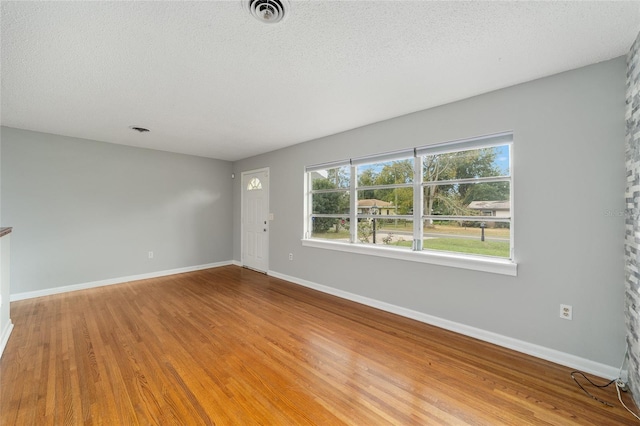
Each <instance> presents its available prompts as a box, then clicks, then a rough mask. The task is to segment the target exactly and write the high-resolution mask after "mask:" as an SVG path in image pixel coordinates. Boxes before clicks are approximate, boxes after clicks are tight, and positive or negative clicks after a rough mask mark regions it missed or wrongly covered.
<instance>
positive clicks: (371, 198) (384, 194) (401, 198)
mask: <svg viewBox="0 0 640 426" xmlns="http://www.w3.org/2000/svg"><path fill="white" fill-rule="evenodd" d="M412 213H413V187H406V188H389V189H365V190H362V191H358V214H377V215H380V216H395V215H410V214H412Z"/></svg>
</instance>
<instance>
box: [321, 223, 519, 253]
mask: <svg viewBox="0 0 640 426" xmlns="http://www.w3.org/2000/svg"><path fill="white" fill-rule="evenodd" d="M443 228H445V229H446V231H451V230H452V229H451V228H453V230H456V229H457V230H463V229H464V228H456V227H445V226H438V227H437V228H436V229H438V230H440V231H441V232H443V231H445V229H443ZM469 229H470V230H472V231H474V232H477V231H479V230H478V229H473V228H469ZM492 231H499V233H500V234H502V235H501V236H508V235H509V234H508V232H509V230H508V229H493V230H492ZM426 232H430V233H431V232H432V231H431V230H429V231H426ZM447 233H450V234H454V233H455V232H447ZM457 234H458V235H460V234H463V232H459V233H457ZM487 234H489V233H488V232H487ZM505 234H506V235H505ZM487 236H489V235H487ZM494 236H495V234H494ZM313 237H314V238H322V239H327V240H346V241H348V240H349V232H348V231H345V230H340V232H333V231H330V232H325V233H314V234H313ZM443 237H444V235H443ZM378 243H380V241H379V242H378ZM391 245H394V246H398V247H411V245H412V241H411V240H406V241H396V242H394V243H392V244H391ZM423 246H424V248H425V249H427V250H441V251H450V252H454V253H469V254H479V255H484V256H497V257H504V258H509V242H508V241H480V239H479V238H478V239H473V240H471V239H464V238H427V239H425V240H424V241H423Z"/></svg>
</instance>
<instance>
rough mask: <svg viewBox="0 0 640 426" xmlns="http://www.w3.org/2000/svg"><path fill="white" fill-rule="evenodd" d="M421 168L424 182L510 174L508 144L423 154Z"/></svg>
mask: <svg viewBox="0 0 640 426" xmlns="http://www.w3.org/2000/svg"><path fill="white" fill-rule="evenodd" d="M422 170H423V179H424V181H425V182H432V181H442V180H455V179H471V178H481V177H495V176H510V172H511V171H510V166H509V145H503V146H498V147H493V148H482V149H473V150H469V151H459V152H450V153H446V154H436V155H425V156H424V157H423V162H422Z"/></svg>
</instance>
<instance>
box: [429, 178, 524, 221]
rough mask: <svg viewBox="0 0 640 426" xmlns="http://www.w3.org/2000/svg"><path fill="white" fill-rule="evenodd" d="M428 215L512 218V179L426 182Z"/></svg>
mask: <svg viewBox="0 0 640 426" xmlns="http://www.w3.org/2000/svg"><path fill="white" fill-rule="evenodd" d="M423 191H424V214H425V215H449V216H496V217H510V216H511V203H510V201H509V200H510V184H509V182H489V183H465V184H452V185H425V187H424V189H423Z"/></svg>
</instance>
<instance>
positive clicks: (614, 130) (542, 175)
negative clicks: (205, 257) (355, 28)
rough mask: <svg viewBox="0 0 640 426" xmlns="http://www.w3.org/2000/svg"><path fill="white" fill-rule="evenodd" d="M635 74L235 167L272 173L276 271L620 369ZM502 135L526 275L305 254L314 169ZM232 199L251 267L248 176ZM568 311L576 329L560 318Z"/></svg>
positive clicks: (585, 76) (602, 74) (613, 73)
mask: <svg viewBox="0 0 640 426" xmlns="http://www.w3.org/2000/svg"><path fill="white" fill-rule="evenodd" d="M625 69H626V65H625V59H624V58H617V59H614V60H611V61H607V62H603V63H600V64H596V65H592V66H588V67H585V68H582V69H578V70H575V71H570V72H566V73H562V74H558V75H555V76H551V77H548V78H544V79H540V80H537V81H533V82H529V83H526V84H521V85H518V86H514V87H511V88H507V89H503V90H499V91H496V92H492V93H488V94H485V95H481V96H477V97H474V98H471V99H466V100H463V101H460V102H456V103H452V104H448V105H445V106H442V107H438V108H433V109H430V110H426V111H422V112H418V113H415V114H411V115H407V116H403V117H399V118H395V119H391V120H387V121H384V122H380V123H376V124H372V125H369V126H366V127H362V128H359V129H355V130H352V131H348V132H345V133H341V134H337V135H334V136H330V137H326V138H322V139H318V140H314V141H311V142H307V143H303V144H300V145H297V146H294V147H291V148H287V149H283V150H279V151H275V152H272V153H268V154H265V155H261V156H257V157H253V158H249V159H246V160H243V161H239V162H236V163H234V172H235V173H236V175H237V176H239V174H240V173H241V172H242V171H246V170H250V169H256V168H260V167H270V168H271V174H270V177H271V194H270V196H271V199H270V205H271V211H272V212H273V214H274V221H273V222H272V223H271V228H270V229H271V234H270V237H271V240H270V269H271V270H272V271H275V272H277V273H280V274H285V275H288V276H291V277H296V278H298V279H303V280H308V281H311V282H314V283H317V284H322V285H326V286H330V287H333V288H336V289H339V290H343V291H347V292H351V293H355V294H357V295H361V296H365V297H369V298H373V299H377V300H379V301H383V302H387V303H391V304H394V305H397V306H401V307H405V308H409V309H412V310H415V311H418V312H422V313H426V314H430V315H435V316H437V317H441V318H444V319H447V320H451V321H455V322H457V323H461V324H467V325H470V326H474V327H477V328H480V329H483V330H487V331H491V332H495V333H498V334H501V335H504V336H509V337H512V338H516V339H520V340H523V341H526V342H530V343H533V344H538V345H542V346H544V347H547V348H552V349H556V350H559V351H561V352H564V353H569V354H573V355H576V356H579V357H583V358H586V359H589V360H592V361H596V362H601V363H604V364H606V365H609V366H619V365H620V362H621V361H622V357H623V354H624V334H625V333H624V330H625V327H624V314H623V306H624V303H623V294H624V281H625V280H624V250H623V244H622V240H623V238H624V232H625V226H624V214H623V212H624V208H625V202H624V190H625V165H624V138H625V123H624V115H625V112H624V110H625V74H626V72H625ZM469 78H473V76H469ZM505 130H513V131H514V164H513V165H514V191H515V194H514V203H515V212H514V213H515V225H514V232H515V250H516V257H517V262H518V276H517V277H509V276H504V275H495V274H489V273H483V272H474V271H469V270H463V269H455V268H450V267H440V266H434V265H428V264H421V263H412V262H406V261H399V260H392V259H384V258H380V257H370V256H363V255H356V254H350V253H342V252H336V251H329V250H322V249H316V248H311V247H302V245H301V242H300V239H301V237H302V229H303V228H302V227H303V213H302V209H303V169H304V166H305V165H309V164H317V163H321V162H325V161H331V160H339V159H344V158H350V157H354V156H361V155H366V154H373V153H378V152H384V151H389V150H393V149H400V148H406V147H413V146H418V145H423V144H428V143H436V142H442V141H448V140H453V139H458V138H467V137H472V136H477V135H484V134H488V133H495V132H500V131H505ZM234 193H235V194H236V196H235V198H234V214H233V218H234V259H236V260H240V223H239V218H240V194H241V188H240V185H239V179H236V180H235V182H234ZM289 252H293V253H294V260H293V261H289V260H288V256H287V255H288V253H289ZM561 303H565V304H570V305H573V320H572V321H567V320H563V319H560V318H559V308H560V304H561Z"/></svg>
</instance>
